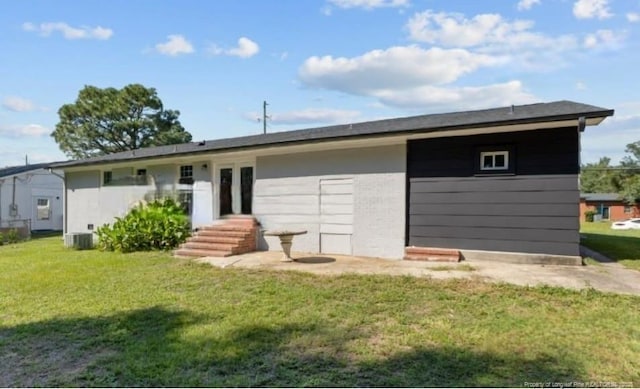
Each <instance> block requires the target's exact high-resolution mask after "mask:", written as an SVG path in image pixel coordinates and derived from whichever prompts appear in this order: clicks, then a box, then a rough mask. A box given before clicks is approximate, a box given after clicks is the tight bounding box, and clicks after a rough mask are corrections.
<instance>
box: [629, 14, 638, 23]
mask: <svg viewBox="0 0 640 389" xmlns="http://www.w3.org/2000/svg"><path fill="white" fill-rule="evenodd" d="M627 20H628V21H629V22H630V23H636V22H640V13H637V12H629V13H628V14H627Z"/></svg>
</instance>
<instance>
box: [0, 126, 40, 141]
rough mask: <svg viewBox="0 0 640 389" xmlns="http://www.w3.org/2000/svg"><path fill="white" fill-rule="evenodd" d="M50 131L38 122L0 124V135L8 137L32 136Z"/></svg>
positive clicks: (38, 135)
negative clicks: (21, 124)
mask: <svg viewBox="0 0 640 389" xmlns="http://www.w3.org/2000/svg"><path fill="white" fill-rule="evenodd" d="M50 133H51V130H49V129H48V128H46V127H43V126H41V125H39V124H27V125H24V126H0V137H8V138H23V137H27V138H33V137H41V136H44V135H48V134H50Z"/></svg>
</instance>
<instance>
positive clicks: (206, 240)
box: [187, 235, 246, 244]
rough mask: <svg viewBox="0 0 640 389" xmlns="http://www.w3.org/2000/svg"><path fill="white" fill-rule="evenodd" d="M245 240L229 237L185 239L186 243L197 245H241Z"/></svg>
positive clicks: (208, 236)
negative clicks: (195, 243)
mask: <svg viewBox="0 0 640 389" xmlns="http://www.w3.org/2000/svg"><path fill="white" fill-rule="evenodd" d="M245 240H246V239H245V238H244V237H229V236H217V235H194V236H192V237H190V238H187V242H197V243H225V244H241V243H243V242H244V241H245Z"/></svg>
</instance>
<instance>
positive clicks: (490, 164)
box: [480, 150, 509, 171]
mask: <svg viewBox="0 0 640 389" xmlns="http://www.w3.org/2000/svg"><path fill="white" fill-rule="evenodd" d="M480 170H487V171H495V170H509V152H508V151H506V150H502V151H483V152H481V153H480Z"/></svg>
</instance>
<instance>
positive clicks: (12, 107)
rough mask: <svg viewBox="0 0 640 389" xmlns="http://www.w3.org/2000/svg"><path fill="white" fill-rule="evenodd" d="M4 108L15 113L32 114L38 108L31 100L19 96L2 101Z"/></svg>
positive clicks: (8, 97)
mask: <svg viewBox="0 0 640 389" xmlns="http://www.w3.org/2000/svg"><path fill="white" fill-rule="evenodd" d="M2 106H3V107H4V108H6V109H8V110H9V111H14V112H30V111H35V110H36V109H37V108H36V106H35V104H33V102H32V101H31V100H27V99H23V98H21V97H17V96H7V97H5V98H4V100H2Z"/></svg>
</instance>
